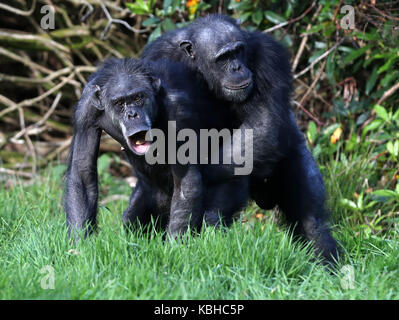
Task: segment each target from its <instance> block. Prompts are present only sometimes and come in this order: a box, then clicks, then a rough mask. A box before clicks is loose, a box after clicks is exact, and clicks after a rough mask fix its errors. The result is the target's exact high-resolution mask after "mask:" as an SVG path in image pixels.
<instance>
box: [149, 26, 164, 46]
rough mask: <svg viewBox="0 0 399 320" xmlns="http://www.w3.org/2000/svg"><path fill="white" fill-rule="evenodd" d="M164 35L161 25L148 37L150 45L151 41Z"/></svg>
mask: <svg viewBox="0 0 399 320" xmlns="http://www.w3.org/2000/svg"><path fill="white" fill-rule="evenodd" d="M161 34H162V30H161V26H160V25H159V26H158V27H156V28H155V30H154V31H153V32H152V33H151V35H150V36H149V37H148V43H150V42H151V41H154V40H155V39H156V38H158V37H159V36H160V35H161Z"/></svg>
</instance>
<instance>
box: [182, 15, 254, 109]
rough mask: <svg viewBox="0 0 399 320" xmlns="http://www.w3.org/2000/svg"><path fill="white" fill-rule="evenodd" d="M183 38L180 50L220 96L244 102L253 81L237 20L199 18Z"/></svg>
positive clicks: (211, 17)
mask: <svg viewBox="0 0 399 320" xmlns="http://www.w3.org/2000/svg"><path fill="white" fill-rule="evenodd" d="M179 38H180V39H179V46H180V49H181V50H183V51H184V52H185V54H186V55H187V56H188V57H189V59H191V65H194V66H195V67H196V68H197V69H198V70H199V72H200V73H201V74H202V75H203V76H204V78H205V80H206V81H207V83H208V85H209V87H210V89H211V90H212V91H214V92H215V94H216V95H217V96H219V97H221V98H223V99H226V100H228V101H232V102H243V101H244V100H245V99H246V98H247V97H248V96H249V94H250V93H251V91H252V87H253V81H252V72H251V71H250V70H249V69H248V67H247V65H248V64H247V48H246V40H245V35H244V33H243V32H242V31H241V29H240V27H239V26H238V24H237V22H236V21H235V20H234V19H232V18H228V17H223V16H209V17H205V18H201V19H198V20H197V21H196V22H194V23H193V24H192V25H190V26H189V27H188V28H187V29H186V31H185V32H182V33H181V36H180V37H179Z"/></svg>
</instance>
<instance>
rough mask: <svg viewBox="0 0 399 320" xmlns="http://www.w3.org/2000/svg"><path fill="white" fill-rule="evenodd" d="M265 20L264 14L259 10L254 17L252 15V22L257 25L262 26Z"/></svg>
mask: <svg viewBox="0 0 399 320" xmlns="http://www.w3.org/2000/svg"><path fill="white" fill-rule="evenodd" d="M262 20H263V14H262V10H260V9H259V10H257V11H256V12H255V13H254V14H253V15H252V21H253V23H255V24H256V25H260V23H261V22H262Z"/></svg>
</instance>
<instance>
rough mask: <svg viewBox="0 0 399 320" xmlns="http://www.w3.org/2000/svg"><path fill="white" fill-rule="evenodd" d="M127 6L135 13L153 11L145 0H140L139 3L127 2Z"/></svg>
mask: <svg viewBox="0 0 399 320" xmlns="http://www.w3.org/2000/svg"><path fill="white" fill-rule="evenodd" d="M125 5H126V7H127V8H128V9H129V10H130V11H131V12H133V13H135V14H139V15H144V14H149V13H151V12H150V11H149V10H148V7H147V5H146V4H145V3H144V2H143V0H138V1H137V3H131V2H126V4H125Z"/></svg>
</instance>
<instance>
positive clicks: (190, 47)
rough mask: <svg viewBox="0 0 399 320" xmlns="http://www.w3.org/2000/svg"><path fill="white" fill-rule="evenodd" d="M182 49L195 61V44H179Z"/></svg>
mask: <svg viewBox="0 0 399 320" xmlns="http://www.w3.org/2000/svg"><path fill="white" fill-rule="evenodd" d="M179 47H180V49H182V50H184V52H185V53H186V54H187V55H188V56H189V57H190V58H191V59H194V57H195V52H194V48H193V43H192V42H191V41H190V40H183V41H181V42H180V43H179Z"/></svg>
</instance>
